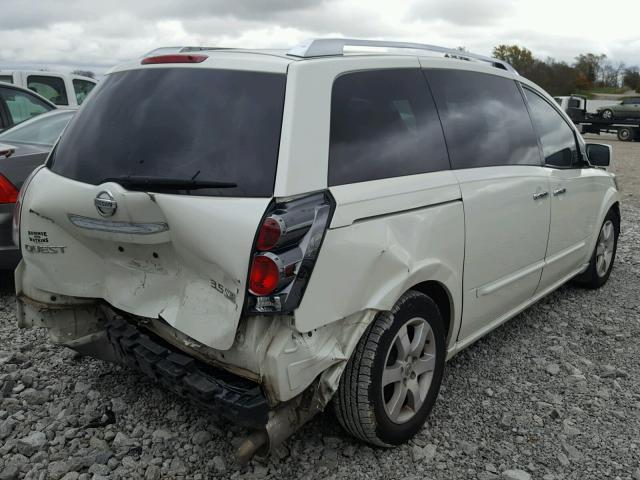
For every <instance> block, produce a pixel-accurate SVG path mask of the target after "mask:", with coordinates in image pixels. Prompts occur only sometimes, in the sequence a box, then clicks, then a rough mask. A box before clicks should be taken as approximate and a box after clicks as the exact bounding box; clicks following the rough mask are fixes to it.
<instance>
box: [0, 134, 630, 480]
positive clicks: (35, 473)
mask: <svg viewBox="0 0 640 480" xmlns="http://www.w3.org/2000/svg"><path fill="white" fill-rule="evenodd" d="M612 144H614V151H615V152H616V154H617V155H618V156H620V155H621V154H622V155H624V158H623V159H622V160H619V161H618V162H617V164H616V167H615V168H616V171H617V172H618V174H619V175H620V178H621V184H622V188H623V190H624V194H625V199H626V200H627V202H626V204H625V205H624V207H623V225H622V230H623V234H622V237H621V240H620V246H619V250H618V258H617V261H616V267H615V269H614V271H613V274H612V276H611V279H610V281H609V283H608V284H607V285H606V286H605V287H604V288H602V289H601V290H599V291H585V290H581V289H577V288H574V287H571V286H566V287H563V288H561V289H560V290H559V291H557V292H555V293H554V294H552V295H551V296H549V297H548V298H546V299H544V300H542V301H541V302H539V303H538V304H537V305H535V306H534V307H532V308H530V309H529V310H528V311H526V312H524V313H523V314H521V315H519V316H517V317H516V318H514V319H513V320H512V321H510V322H508V323H507V324H505V325H504V326H503V327H501V328H499V329H497V330H496V331H494V332H493V333H491V334H490V335H488V336H487V337H485V338H484V339H482V340H480V341H479V342H477V343H476V344H475V345H473V346H471V347H470V348H468V349H467V350H466V351H464V352H462V353H461V354H459V355H458V356H457V357H455V358H454V359H453V360H452V361H451V362H450V363H449V364H448V368H447V370H446V374H445V379H444V383H443V388H442V392H441V395H440V399H439V401H438V402H437V404H436V407H435V409H434V411H433V412H432V415H431V417H430V420H429V422H428V424H427V425H426V426H425V428H424V430H423V431H422V432H421V433H420V434H419V435H418V436H417V438H416V439H415V441H414V442H412V444H409V445H405V446H402V447H398V448H396V449H392V450H383V449H374V448H371V447H368V446H365V445H363V444H361V443H358V442H357V441H355V440H353V439H351V438H349V437H347V436H346V435H345V434H344V433H343V432H342V431H341V429H340V427H339V426H338V425H337V422H336V420H335V418H334V417H333V414H332V413H330V412H327V413H324V414H322V415H320V416H319V417H317V418H316V419H314V420H313V421H312V422H311V423H310V424H309V425H307V426H306V427H305V428H304V429H303V430H301V431H300V432H298V433H297V434H296V435H295V436H294V437H293V438H291V439H290V440H289V441H288V443H287V444H286V446H285V447H283V448H281V449H280V450H279V451H278V452H277V454H276V455H273V456H272V457H270V458H269V459H268V460H267V461H266V462H264V463H261V462H258V461H253V462H252V463H251V464H250V465H248V466H247V467H244V468H242V469H241V468H239V467H237V466H236V465H234V464H233V461H232V453H233V450H234V446H235V445H237V443H238V442H239V440H240V439H241V438H242V436H243V434H245V433H246V432H245V431H244V430H243V429H240V428H237V427H235V426H233V425H231V424H229V423H226V422H224V421H222V420H220V419H216V418H214V417H213V416H212V415H211V414H210V413H208V412H206V411H204V410H203V409H201V408H199V407H197V406H194V405H192V404H190V403H188V402H184V401H182V400H181V399H179V398H178V397H176V396H174V395H173V394H170V393H168V392H166V391H164V390H162V389H161V388H159V387H157V386H155V385H153V384H152V383H150V382H149V381H148V380H147V379H146V378H145V377H143V376H142V375H140V374H138V373H136V372H132V371H129V370H126V369H123V368H121V367H118V366H113V365H109V364H106V363H103V362H100V361H97V360H93V359H90V358H79V357H76V356H75V355H74V354H73V352H71V351H70V350H66V349H63V348H60V347H55V346H53V345H52V344H50V343H49V342H48V340H47V337H46V334H45V332H44V331H43V330H28V331H21V330H19V329H18V328H17V327H16V326H15V315H14V310H13V309H14V298H13V293H12V288H13V287H12V284H11V280H10V278H3V279H2V280H3V284H2V285H1V286H0V385H1V390H0V398H1V400H0V472H1V473H0V480H2V479H14V478H28V479H60V478H63V479H65V480H74V479H91V478H93V479H96V480H98V479H104V478H114V479H115V478H122V479H129V478H145V479H160V478H190V479H198V478H200V479H205V478H277V479H284V478H307V479H316V478H317V479H320V478H322V479H325V478H350V479H360V478H362V479H365V478H399V479H454V478H455V479H457V478H460V479H479V480H488V479H498V478H501V479H505V478H509V479H528V478H533V479H545V480H551V479H605V478H611V479H633V480H640V355H639V348H638V339H639V338H640V281H639V278H640V277H639V276H640V250H639V249H640V187H639V185H640V184H639V183H637V179H638V177H637V176H636V180H635V182H636V183H634V180H633V179H632V178H631V177H632V176H633V175H634V174H633V173H630V178H626V177H625V174H626V173H625V172H626V171H627V170H630V171H633V172H636V173H635V175H637V174H638V171H639V170H638V169H639V168H640V167H639V165H640V144H637V143H636V144H620V143H619V142H612ZM111 411H112V412H113V413H111ZM105 412H107V414H105ZM112 420H113V423H111V421H112Z"/></svg>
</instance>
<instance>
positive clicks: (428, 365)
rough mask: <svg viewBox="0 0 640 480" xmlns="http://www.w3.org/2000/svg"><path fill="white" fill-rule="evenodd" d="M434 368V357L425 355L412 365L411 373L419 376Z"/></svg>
mask: <svg viewBox="0 0 640 480" xmlns="http://www.w3.org/2000/svg"><path fill="white" fill-rule="evenodd" d="M434 368H436V356H435V355H429V354H425V355H424V356H423V357H422V358H419V359H417V360H416V361H415V363H414V364H413V371H414V372H416V375H418V376H420V375H422V374H424V373H427V372H432V371H433V369H434Z"/></svg>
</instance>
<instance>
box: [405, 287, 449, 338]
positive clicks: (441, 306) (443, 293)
mask: <svg viewBox="0 0 640 480" xmlns="http://www.w3.org/2000/svg"><path fill="white" fill-rule="evenodd" d="M409 290H415V291H418V292H420V293H424V294H425V295H427V296H428V297H429V298H431V300H433V301H434V302H435V304H436V305H437V307H438V310H440V315H441V316H442V320H443V322H444V328H445V333H446V336H445V339H446V344H447V345H449V343H450V341H451V337H452V333H453V330H454V328H452V326H453V325H454V324H455V321H454V312H455V308H454V303H453V297H452V295H451V292H450V291H449V289H448V288H447V287H446V286H445V285H444V284H442V283H440V282H438V281H436V280H427V281H425V282H421V283H418V284H416V285H414V286H412V287H411V288H410V289H409Z"/></svg>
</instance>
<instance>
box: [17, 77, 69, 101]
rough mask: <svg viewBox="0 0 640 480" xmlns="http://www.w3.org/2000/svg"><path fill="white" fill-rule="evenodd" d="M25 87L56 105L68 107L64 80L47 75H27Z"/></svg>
mask: <svg viewBox="0 0 640 480" xmlns="http://www.w3.org/2000/svg"><path fill="white" fill-rule="evenodd" d="M27 87H29V89H30V90H33V91H34V92H36V93H38V94H40V95H42V96H43V97H44V98H46V99H47V100H49V101H50V102H53V103H55V104H56V105H69V100H68V99H67V90H66V88H65V87H64V80H63V79H62V78H60V77H52V76H49V75H29V76H28V77H27Z"/></svg>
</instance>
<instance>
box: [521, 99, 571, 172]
mask: <svg viewBox="0 0 640 480" xmlns="http://www.w3.org/2000/svg"><path fill="white" fill-rule="evenodd" d="M524 91H525V95H526V97H527V102H528V103H529V110H530V111H531V118H532V119H533V124H534V125H535V126H536V131H537V132H538V136H539V137H540V143H541V144H542V152H543V154H544V162H545V164H546V165H551V166H554V167H564V168H567V167H571V166H572V165H575V164H576V163H577V161H578V146H577V144H576V137H575V134H574V132H573V129H572V128H571V127H570V126H569V124H568V123H567V122H566V121H565V120H564V118H562V116H561V115H560V113H558V112H557V111H556V109H555V108H553V107H552V106H551V105H550V104H549V103H547V101H546V100H545V99H543V98H542V97H541V96H540V95H538V94H537V93H534V92H533V91H531V90H529V89H528V88H525V89H524Z"/></svg>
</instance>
